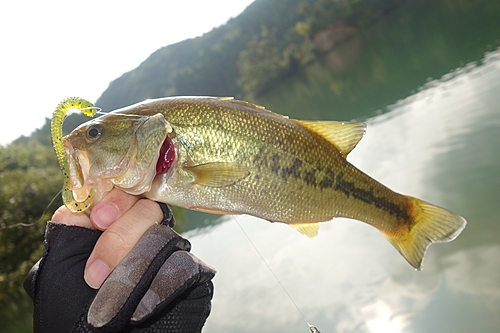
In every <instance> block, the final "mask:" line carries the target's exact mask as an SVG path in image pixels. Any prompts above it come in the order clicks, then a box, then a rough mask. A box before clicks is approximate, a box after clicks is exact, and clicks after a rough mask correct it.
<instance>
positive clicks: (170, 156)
mask: <svg viewBox="0 0 500 333" xmlns="http://www.w3.org/2000/svg"><path fill="white" fill-rule="evenodd" d="M174 160H175V147H174V144H173V143H172V140H170V138H169V137H168V136H167V138H166V139H165V141H163V144H162V145H161V148H160V157H159V158H158V162H157V163H156V174H157V175H159V174H161V173H166V172H167V171H168V170H170V168H171V167H172V165H173V163H174Z"/></svg>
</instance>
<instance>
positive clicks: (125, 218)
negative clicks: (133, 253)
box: [84, 199, 163, 289]
mask: <svg viewBox="0 0 500 333" xmlns="http://www.w3.org/2000/svg"><path fill="white" fill-rule="evenodd" d="M162 218H163V212H162V211H161V209H160V206H159V205H158V204H157V203H156V202H154V201H151V200H148V199H141V200H139V201H137V202H136V203H135V204H134V205H133V206H132V208H130V209H129V210H128V211H127V212H125V213H124V214H123V215H122V216H121V217H120V218H118V219H117V220H116V221H115V222H114V223H113V224H111V225H110V226H109V228H108V229H106V230H105V231H104V233H103V234H102V235H101V237H100V238H99V240H98V241H97V243H96V245H95V247H94V251H93V252H92V254H91V255H90V257H89V259H88V261H87V265H86V269H85V274H84V278H85V281H86V282H87V284H88V285H89V286H90V287H92V288H96V289H97V288H99V287H100V286H101V284H102V282H103V281H104V280H105V279H106V277H107V276H108V275H109V273H110V272H111V271H112V270H113V269H114V268H115V267H116V266H117V265H118V263H119V262H120V261H121V260H122V259H123V258H124V257H125V256H126V255H127V253H129V252H130V250H131V249H132V248H133V247H134V246H135V244H137V242H138V241H139V239H140V238H141V237H142V235H144V233H145V232H146V231H147V230H148V229H149V228H150V227H151V226H153V225H155V224H159V223H160V222H161V220H162Z"/></svg>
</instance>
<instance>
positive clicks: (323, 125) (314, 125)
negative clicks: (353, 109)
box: [296, 120, 366, 156]
mask: <svg viewBox="0 0 500 333" xmlns="http://www.w3.org/2000/svg"><path fill="white" fill-rule="evenodd" d="M296 122H298V123H299V124H300V125H302V126H304V127H306V128H307V129H309V130H311V131H313V132H315V133H317V134H319V135H321V136H322V137H324V138H325V139H327V140H328V141H330V142H331V143H332V144H333V145H334V146H335V147H337V149H338V150H339V151H340V152H341V153H342V155H344V156H347V154H349V153H350V152H351V151H352V150H353V149H354V147H356V145H357V144H358V142H359V140H361V138H362V137H363V135H365V130H366V125H365V124H364V123H356V122H338V121H306V120H296Z"/></svg>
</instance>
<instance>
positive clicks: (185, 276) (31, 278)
mask: <svg viewBox="0 0 500 333" xmlns="http://www.w3.org/2000/svg"><path fill="white" fill-rule="evenodd" d="M161 205H162V210H163V212H164V214H165V218H164V220H163V222H162V224H160V225H156V226H153V227H151V228H150V229H149V230H148V231H147V232H146V233H145V234H144V236H143V237H142V238H141V239H140V240H139V242H138V243H137V245H136V246H135V247H134V248H133V249H132V251H131V252H130V253H129V254H128V255H127V256H126V257H125V258H124V259H123V260H122V261H121V262H120V264H119V265H118V266H117V267H116V268H115V269H114V270H113V272H112V273H111V274H110V276H109V277H108V278H107V279H106V281H104V283H103V285H102V286H101V288H100V289H99V290H95V289H92V288H90V287H89V286H88V285H87V284H86V283H85V281H84V279H83V272H84V269H85V263H86V261H87V259H88V257H89V256H90V253H91V252H92V249H93V247H94V245H95V243H96V242H97V239H98V238H99V236H100V235H101V232H100V231H97V230H91V229H87V228H82V227H76V226H67V225H63V224H58V223H52V222H49V223H48V225H47V230H46V234H45V238H46V240H45V251H44V254H43V257H42V259H40V261H39V262H38V263H37V264H36V265H35V266H34V267H33V268H32V269H31V271H30V273H29V274H28V276H27V278H26V280H25V283H24V286H25V289H26V291H27V292H28V294H30V296H31V298H32V299H33V302H34V308H35V314H34V331H35V332H39V333H45V332H51V333H52V332H74V333H84V332H85V333H94V332H141V333H146V332H172V333H184V332H186V333H187V332H189V333H191V332H201V328H202V327H203V325H204V324H205V321H206V319H207V317H208V315H209V314H210V302H211V299H212V295H213V284H212V282H211V279H212V278H213V277H214V275H215V270H214V269H213V268H212V267H210V266H209V265H207V264H205V263H204V262H202V261H201V260H199V259H198V258H196V257H195V256H193V255H192V254H190V253H189V252H188V251H189V250H190V244H189V241H188V240H186V239H184V238H183V237H181V236H180V235H179V234H177V233H176V232H175V231H173V230H172V229H171V228H170V227H168V225H173V217H172V214H171V212H170V210H169V209H168V208H166V207H167V206H166V205H163V204H161Z"/></svg>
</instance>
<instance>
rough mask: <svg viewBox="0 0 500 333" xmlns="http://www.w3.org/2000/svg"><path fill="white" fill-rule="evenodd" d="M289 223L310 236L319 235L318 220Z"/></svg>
mask: <svg viewBox="0 0 500 333" xmlns="http://www.w3.org/2000/svg"><path fill="white" fill-rule="evenodd" d="M288 225H289V226H290V227H292V228H294V229H295V230H297V231H298V232H300V233H301V234H302V235H304V236H307V237H309V238H314V237H316V236H318V230H319V223H317V222H312V223H311V222H305V223H288Z"/></svg>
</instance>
